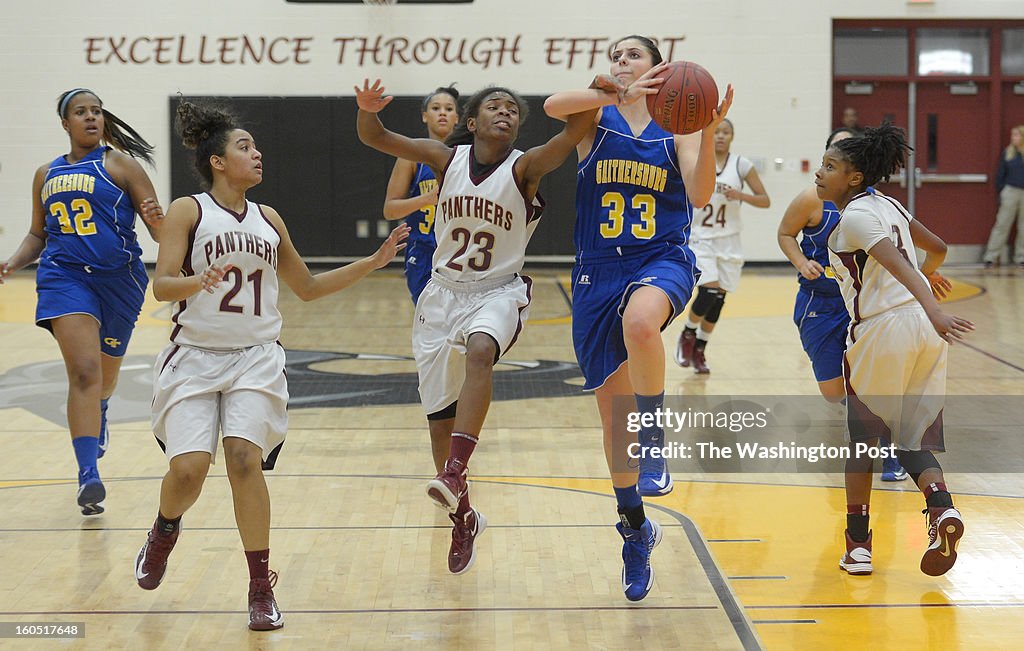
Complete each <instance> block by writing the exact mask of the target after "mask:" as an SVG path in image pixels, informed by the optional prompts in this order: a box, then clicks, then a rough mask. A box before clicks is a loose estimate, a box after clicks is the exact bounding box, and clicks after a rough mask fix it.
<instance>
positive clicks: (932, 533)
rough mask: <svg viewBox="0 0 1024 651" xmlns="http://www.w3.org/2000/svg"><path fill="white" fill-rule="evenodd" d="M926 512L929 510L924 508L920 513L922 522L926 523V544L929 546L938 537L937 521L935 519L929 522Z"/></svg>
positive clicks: (929, 517)
mask: <svg viewBox="0 0 1024 651" xmlns="http://www.w3.org/2000/svg"><path fill="white" fill-rule="evenodd" d="M928 511H929V508H928V507H927V506H926V507H925V508H924V510H923V511H921V513H924V520H925V522H927V523H928V544H929V545H931V544H932V543H933V542H935V539H936V538H938V537H939V519H938V518H937V517H936V518H935V521H934V522H933V521H931V515H930V514H929V513H928Z"/></svg>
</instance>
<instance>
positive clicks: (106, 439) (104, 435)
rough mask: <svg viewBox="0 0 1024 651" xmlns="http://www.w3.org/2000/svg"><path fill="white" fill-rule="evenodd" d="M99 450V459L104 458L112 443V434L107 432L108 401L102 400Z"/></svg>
mask: <svg viewBox="0 0 1024 651" xmlns="http://www.w3.org/2000/svg"><path fill="white" fill-rule="evenodd" d="M99 445H100V447H99V451H98V452H97V453H96V458H97V459H102V458H103V455H104V454H106V452H107V446H108V445H110V435H109V433H108V432H107V401H106V400H100V437H99Z"/></svg>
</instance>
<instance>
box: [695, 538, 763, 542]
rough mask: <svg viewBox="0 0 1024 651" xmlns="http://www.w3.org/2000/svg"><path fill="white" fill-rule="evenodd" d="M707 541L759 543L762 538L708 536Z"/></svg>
mask: <svg viewBox="0 0 1024 651" xmlns="http://www.w3.org/2000/svg"><path fill="white" fill-rule="evenodd" d="M707 541H708V542H709V543H710V542H713V543H741V542H742V543H759V542H761V539H760V538H708V539H707Z"/></svg>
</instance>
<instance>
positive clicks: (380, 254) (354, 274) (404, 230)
mask: <svg viewBox="0 0 1024 651" xmlns="http://www.w3.org/2000/svg"><path fill="white" fill-rule="evenodd" d="M262 208H263V214H265V215H266V216H267V219H268V220H270V223H272V224H273V225H274V228H276V229H277V232H278V233H280V234H281V243H280V244H279V245H278V247H277V251H278V267H277V273H278V275H279V276H280V277H281V280H283V281H284V282H285V284H287V285H288V286H289V287H290V288H291V289H292V291H293V292H295V295H296V296H298V297H299V298H301V299H302V300H304V301H312V300H313V299H317V298H320V297H322V296H327V295H328V294H333V293H334V292H340V291H341V290H343V289H345V288H346V287H349V286H350V285H353V284H355V283H356V282H358V281H359V280H361V279H362V278H363V277H364V276H366V275H367V274H368V273H370V272H371V271H373V270H374V269H380V268H381V267H383V266H385V265H386V264H387V263H389V262H391V261H392V260H393V259H394V258H395V255H396V254H397V253H398V252H399V251H401V250H402V249H404V248H405V244H404V241H405V238H406V237H408V236H409V227H408V226H407V225H405V224H399V225H398V226H397V227H395V229H394V230H393V231H391V234H390V235H388V238H387V239H386V240H384V243H383V244H381V245H380V248H379V249H377V251H376V252H375V253H374V254H373V255H371V256H368V257H365V258H363V259H361V260H356V261H355V262H352V263H350V264H347V265H345V266H344V267H338V268H337V269H332V270H330V271H325V272H323V273H319V274H316V275H315V276H314V275H313V274H311V273H310V271H309V267H307V266H306V263H305V261H304V260H303V259H302V256H300V255H299V252H298V251H297V250H296V249H295V245H294V244H292V239H291V236H290V235H289V234H288V229H287V227H285V225H284V220H283V219H281V215H279V214H278V213H277V211H276V210H274V209H273V208H271V207H270V206H263V207H262Z"/></svg>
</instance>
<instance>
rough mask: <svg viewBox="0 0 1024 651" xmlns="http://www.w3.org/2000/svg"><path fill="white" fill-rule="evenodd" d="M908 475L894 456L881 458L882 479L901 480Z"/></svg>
mask: <svg viewBox="0 0 1024 651" xmlns="http://www.w3.org/2000/svg"><path fill="white" fill-rule="evenodd" d="M907 477H909V475H908V474H907V471H906V470H904V469H903V466H901V465H900V460H899V459H897V458H896V457H887V458H885V459H882V481H903V480H904V479H906V478H907Z"/></svg>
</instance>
